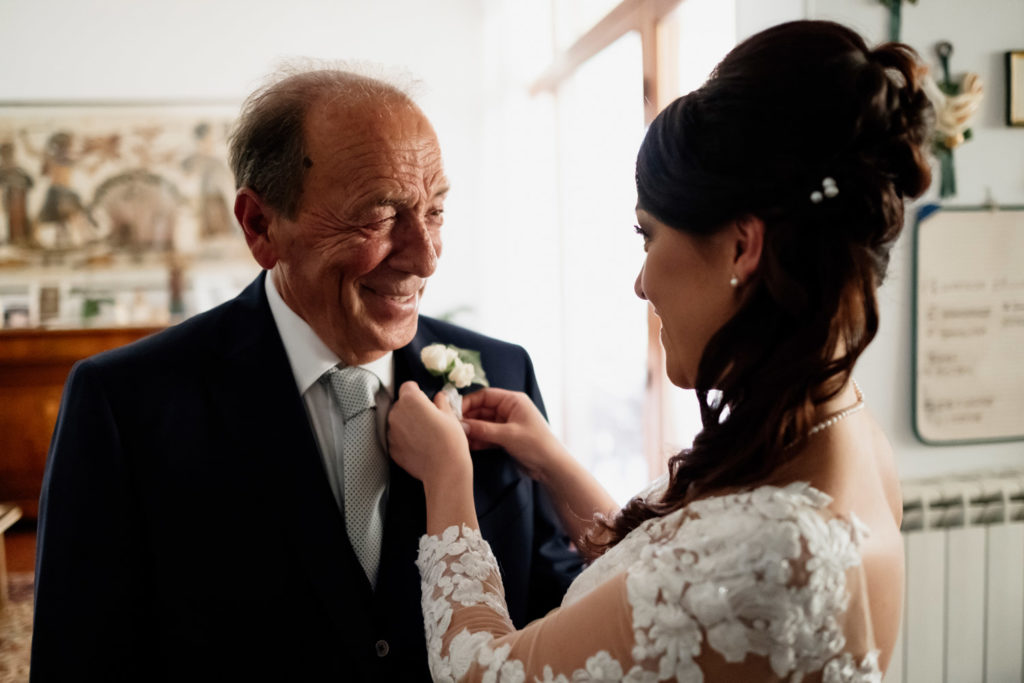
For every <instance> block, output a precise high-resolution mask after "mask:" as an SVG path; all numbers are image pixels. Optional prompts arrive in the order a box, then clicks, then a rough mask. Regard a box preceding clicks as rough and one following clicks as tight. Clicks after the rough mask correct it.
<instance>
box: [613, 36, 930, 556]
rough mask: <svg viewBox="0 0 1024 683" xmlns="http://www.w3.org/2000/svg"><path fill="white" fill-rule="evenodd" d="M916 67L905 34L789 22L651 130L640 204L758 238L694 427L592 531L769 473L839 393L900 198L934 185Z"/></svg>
mask: <svg viewBox="0 0 1024 683" xmlns="http://www.w3.org/2000/svg"><path fill="white" fill-rule="evenodd" d="M923 72H924V69H923V67H922V66H921V64H920V62H919V61H918V58H917V55H916V53H915V52H914V51H913V49H911V48H910V47H908V46H906V45H902V44H899V43H887V44H885V45H882V46H880V47H878V48H876V49H874V50H872V49H870V48H869V47H868V46H867V45H866V44H865V43H864V40H863V39H862V38H861V37H860V36H859V35H857V34H856V33H855V32H853V31H851V30H849V29H847V28H845V27H843V26H841V25H839V24H836V23H832V22H825V21H797V22H791V23H787V24H782V25H779V26H775V27H773V28H770V29H768V30H766V31H763V32H761V33H759V34H757V35H755V36H753V37H751V38H749V39H747V40H746V41H744V42H743V43H741V44H739V45H738V46H736V47H735V48H734V49H733V50H732V51H731V52H730V53H729V54H728V55H727V56H726V57H725V58H724V59H723V60H722V62H721V63H720V64H719V65H718V66H717V67H716V68H715V70H714V72H713V73H712V74H711V76H710V78H709V79H708V81H707V82H706V83H705V84H704V85H702V86H701V87H700V88H698V89H697V90H695V91H693V92H692V93H690V94H688V95H686V96H684V97H681V98H679V99H677V100H676V101H675V102H673V103H672V104H670V105H669V106H668V107H666V108H665V109H664V111H662V112H661V113H660V114H659V115H658V117H657V118H656V119H655V120H654V122H653V123H652V124H651V127H650V129H649V130H648V132H647V135H646V137H645V139H644V142H643V144H642V146H641V148H640V152H639V154H638V157H637V166H636V183H637V195H638V206H639V208H642V209H644V210H646V211H647V212H649V213H650V214H651V215H653V216H654V217H655V218H657V219H658V220H660V221H661V222H662V223H665V224H666V225H669V226H671V227H673V228H675V229H677V230H681V231H683V232H686V233H691V234H711V233H714V232H716V231H717V230H719V229H721V228H722V227H724V226H725V225H726V224H728V223H729V222H730V221H732V220H734V219H738V218H741V217H743V216H756V217H758V218H760V219H761V220H762V221H763V222H764V226H765V231H764V244H763V248H762V254H761V261H760V265H759V268H758V270H757V272H756V274H755V276H754V278H753V279H752V280H751V281H749V282H747V283H745V285H744V287H745V288H747V289H748V290H749V295H748V296H747V297H746V298H745V302H744V304H743V307H742V308H741V310H740V311H739V313H737V315H736V316H735V317H734V318H733V319H732V320H730V321H729V322H728V323H727V324H726V325H725V326H724V327H723V328H722V329H721V330H719V332H718V333H717V334H716V335H715V336H714V337H713V338H712V339H711V340H710V342H709V343H708V345H707V348H706V349H705V351H704V355H703V357H702V359H701V363H700V366H699V368H698V373H697V380H696V384H697V387H696V388H697V392H698V396H699V397H700V399H701V401H700V402H701V412H702V421H703V430H702V431H701V433H700V434H699V435H698V436H697V438H696V439H695V441H694V444H693V447H692V449H689V450H687V451H684V452H683V453H680V454H679V455H677V456H675V457H674V458H673V459H672V460H671V461H670V472H671V473H672V479H671V481H670V485H669V490H668V492H667V494H666V496H665V497H664V498H663V499H662V500H661V502H658V503H651V504H647V503H645V502H643V501H633V502H632V503H631V504H630V505H628V506H627V508H626V509H625V510H624V511H623V514H622V515H621V516H620V517H619V518H618V519H616V520H615V521H614V522H612V523H611V525H610V526H609V528H608V529H607V530H606V531H610V534H609V535H608V536H605V537H602V538H605V539H606V538H611V539H612V542H615V541H617V540H618V539H619V538H621V537H622V536H623V535H625V533H628V531H629V530H630V529H632V528H633V527H635V526H636V525H637V524H638V523H640V522H641V521H642V520H643V519H646V518H649V517H651V516H654V515H660V514H666V513H668V512H670V511H672V510H674V509H678V508H679V507H680V506H681V505H682V501H683V499H684V497H685V495H686V492H687V488H688V487H689V486H690V485H691V484H693V485H694V486H695V488H696V490H704V491H710V490H714V489H716V488H721V487H734V486H742V485H744V484H747V483H752V482H755V481H758V480H761V479H763V478H764V477H766V476H767V474H768V473H770V472H771V471H772V470H773V469H775V468H776V467H778V466H779V465H780V464H781V463H782V462H784V461H785V459H786V457H787V454H790V453H792V451H791V450H790V449H788V448H787V447H788V446H790V445H791V444H793V443H794V442H795V441H797V440H798V439H799V438H800V437H801V436H802V435H803V434H805V433H806V430H807V429H808V428H809V426H810V424H811V423H812V421H813V420H812V418H813V414H814V407H815V405H816V404H820V403H821V402H823V401H825V400H827V399H828V398H830V397H831V396H834V395H835V394H836V393H838V391H839V390H840V389H841V388H842V387H843V386H844V384H845V383H846V381H847V380H848V378H849V374H850V371H851V369H852V368H853V365H854V363H855V361H856V360H857V358H858V356H859V355H860V354H861V352H862V351H863V350H864V348H865V347H866V346H867V344H868V343H869V342H870V341H871V339H872V338H873V337H874V335H875V333H876V331H877V328H878V308H877V302H876V298H875V289H876V287H877V286H878V284H879V283H880V282H881V281H882V279H883V278H884V276H885V272H886V269H887V266H888V262H889V251H890V249H891V247H892V244H893V242H894V241H895V240H896V238H897V237H898V236H899V234H900V231H901V230H902V228H903V220H904V202H905V200H906V199H908V198H914V197H918V196H920V195H921V194H922V193H923V192H924V191H925V189H927V187H928V185H929V183H930V181H931V173H930V170H929V164H928V158H927V148H928V142H929V140H930V137H931V126H932V119H933V112H932V109H931V105H930V104H929V101H928V99H927V97H926V96H925V94H924V91H923V89H922V83H921V79H922V76H923ZM679 295H680V296H687V293H686V292H680V293H679ZM713 390H714V391H713ZM717 392H721V393H720V394H718V393H717ZM712 396H714V397H715V398H714V400H712V399H711V397H712ZM599 537H600V536H599Z"/></svg>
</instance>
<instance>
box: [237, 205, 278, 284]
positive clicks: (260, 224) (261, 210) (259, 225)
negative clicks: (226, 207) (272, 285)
mask: <svg viewBox="0 0 1024 683" xmlns="http://www.w3.org/2000/svg"><path fill="white" fill-rule="evenodd" d="M235 218H237V219H238V224H239V225H241V226H242V232H243V233H244V234H245V243H246V244H248V245H249V251H251V252H252V255H253V258H255V259H256V262H257V263H258V264H260V266H262V267H263V268H265V269H267V270H270V269H271V268H273V267H274V265H275V264H276V263H277V258H278V254H277V249H276V248H275V240H273V239H272V238H271V235H270V225H271V223H273V221H274V219H275V218H276V212H275V211H274V210H273V209H271V208H270V207H269V206H267V205H266V203H265V202H264V201H263V198H262V197H260V196H259V195H258V194H256V192H255V191H254V190H252V189H250V188H248V187H243V188H242V189H240V190H239V191H238V194H236V195H235Z"/></svg>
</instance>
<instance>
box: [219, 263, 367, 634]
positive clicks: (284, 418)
mask: <svg viewBox="0 0 1024 683" xmlns="http://www.w3.org/2000/svg"><path fill="white" fill-rule="evenodd" d="M264 275H265V274H264ZM264 275H261V276H260V277H259V278H257V280H256V281H255V282H254V283H253V284H252V285H250V286H249V287H248V288H247V289H246V290H245V291H244V292H243V293H242V294H241V295H239V301H240V303H241V304H242V306H240V307H239V308H238V311H237V320H233V321H232V320H229V321H226V324H225V326H224V328H225V334H224V344H223V359H222V363H220V364H219V365H218V368H217V370H218V371H219V373H220V374H219V376H218V377H217V378H216V379H214V380H212V382H211V383H212V384H213V386H214V389H215V391H217V392H219V393H220V396H219V401H220V406H222V407H223V410H224V424H225V425H226V426H227V429H229V430H230V434H229V437H230V438H231V439H232V441H233V447H234V448H235V449H237V451H238V452H242V453H247V454H249V457H250V460H251V462H250V463H248V466H251V467H252V468H254V469H256V470H257V471H261V472H263V476H264V477H265V478H266V485H267V486H268V488H269V489H270V490H271V491H273V492H275V493H279V494H280V500H279V501H276V502H277V504H276V505H275V509H273V510H268V511H265V514H272V515H281V516H283V517H284V518H285V524H284V525H283V526H284V528H285V530H286V533H285V537H286V538H285V539H284V543H286V544H287V543H290V544H292V545H293V548H292V551H293V552H295V553H296V555H297V557H298V558H299V560H300V563H301V565H302V567H303V569H304V571H305V574H306V576H307V578H308V579H309V580H310V582H311V583H312V584H313V586H314V588H315V591H316V593H317V594H318V597H319V599H320V601H321V602H322V604H323V605H324V606H325V607H326V609H327V610H328V611H329V612H331V613H332V615H333V616H334V618H335V622H336V623H337V624H338V625H339V626H340V627H342V628H346V629H347V628H350V627H351V625H352V623H353V620H352V619H351V618H350V617H351V614H352V613H353V610H355V613H366V612H365V611H364V610H368V609H369V605H370V597H371V595H370V584H369V581H367V579H366V575H365V574H364V573H363V569H362V567H361V566H360V564H359V560H358V559H357V558H356V555H355V553H354V551H353V550H352V547H351V545H350V544H349V541H348V534H347V533H346V531H345V523H344V520H343V518H342V514H341V512H340V511H339V509H338V506H337V503H336V501H335V499H334V496H333V494H332V492H331V488H330V484H329V483H328V481H327V476H326V474H325V473H324V469H323V464H322V462H321V459H320V451H319V448H318V447H317V444H316V439H315V437H314V436H313V432H312V429H311V428H310V426H309V420H308V418H307V416H306V411H305V406H304V405H303V402H302V398H301V396H299V393H298V391H297V390H296V387H295V379H294V376H293V375H292V372H291V366H290V365H289V363H288V357H287V354H286V353H285V350H284V345H283V343H282V342H281V338H280V335H279V334H278V332H277V326H276V325H275V323H274V320H273V316H272V315H271V313H270V307H269V305H268V304H267V299H266V292H265V290H264V282H263V280H264ZM239 442H241V443H239ZM259 514H260V511H254V523H258V518H259ZM281 551H284V549H281Z"/></svg>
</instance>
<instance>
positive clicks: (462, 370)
mask: <svg viewBox="0 0 1024 683" xmlns="http://www.w3.org/2000/svg"><path fill="white" fill-rule="evenodd" d="M420 360H421V361H423V366H424V367H425V368H426V369H427V372H429V373H430V374H432V375H434V376H436V377H443V378H444V387H442V388H441V391H443V392H444V394H445V396H447V397H448V403H450V404H451V406H452V410H453V411H455V415H456V416H457V417H458V418H459V419H462V395H461V394H459V391H458V390H459V389H464V388H466V387H468V386H469V385H471V384H480V385H482V386H485V387H486V386H490V385H489V384H488V383H487V375H486V374H484V368H483V366H482V365H481V364H480V352H479V351H471V350H469V349H460V348H459V347H457V346H452V345H451V344H447V345H446V344H431V345H430V346H426V347H424V348H423V350H422V351H420Z"/></svg>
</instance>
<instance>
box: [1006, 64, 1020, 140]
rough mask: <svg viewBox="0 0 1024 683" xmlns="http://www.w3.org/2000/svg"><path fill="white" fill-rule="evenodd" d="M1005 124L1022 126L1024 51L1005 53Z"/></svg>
mask: <svg viewBox="0 0 1024 683" xmlns="http://www.w3.org/2000/svg"><path fill="white" fill-rule="evenodd" d="M1006 124H1007V125H1009V126H1024V50H1016V51H1014V52H1007V53H1006Z"/></svg>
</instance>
